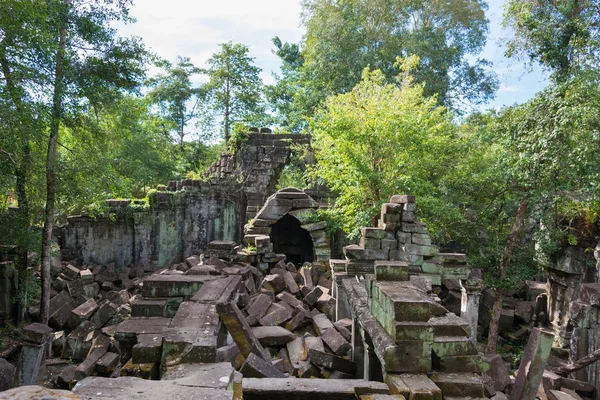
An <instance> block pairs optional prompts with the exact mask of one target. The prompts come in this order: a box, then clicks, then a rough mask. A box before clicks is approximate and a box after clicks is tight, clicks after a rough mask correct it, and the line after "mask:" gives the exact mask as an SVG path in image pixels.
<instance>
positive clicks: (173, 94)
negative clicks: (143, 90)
mask: <svg viewBox="0 0 600 400" xmlns="http://www.w3.org/2000/svg"><path fill="white" fill-rule="evenodd" d="M159 65H161V66H162V67H164V69H165V70H166V74H161V75H158V76H156V77H154V78H151V79H150V80H149V81H148V82H147V85H148V86H149V87H151V88H152V90H150V92H148V95H147V97H148V99H149V101H150V102H152V103H153V104H158V106H159V109H160V113H161V115H162V116H163V117H164V118H165V119H166V120H167V121H169V122H170V123H171V124H172V126H173V127H174V130H175V131H176V132H177V136H178V138H179V147H180V151H183V139H184V137H185V136H186V135H187V133H186V131H185V128H186V126H187V124H188V122H190V121H191V120H192V119H193V118H194V117H195V116H196V109H197V107H198V104H199V101H200V97H199V95H200V88H196V87H193V86H192V82H191V77H192V76H193V75H196V74H199V73H200V72H201V70H200V69H199V68H196V67H195V66H194V65H193V64H192V63H191V62H190V59H189V58H184V57H178V58H177V64H176V65H175V66H174V67H173V66H172V65H171V64H170V63H169V62H166V61H163V62H161V63H159ZM190 104H193V105H192V107H191V108H190V107H189V105H190Z"/></svg>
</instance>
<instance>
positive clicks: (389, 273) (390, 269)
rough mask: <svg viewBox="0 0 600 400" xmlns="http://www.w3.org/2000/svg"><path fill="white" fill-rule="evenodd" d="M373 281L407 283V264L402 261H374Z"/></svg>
mask: <svg viewBox="0 0 600 400" xmlns="http://www.w3.org/2000/svg"><path fill="white" fill-rule="evenodd" d="M374 267H375V280H377V281H407V280H408V264H407V263H406V262H404V261H393V260H386V261H381V260H378V261H375V263H374Z"/></svg>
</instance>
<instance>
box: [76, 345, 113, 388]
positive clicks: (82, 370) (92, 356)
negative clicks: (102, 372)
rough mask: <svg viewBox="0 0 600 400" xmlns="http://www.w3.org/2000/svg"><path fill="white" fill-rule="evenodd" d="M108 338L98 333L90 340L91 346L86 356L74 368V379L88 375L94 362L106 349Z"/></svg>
mask: <svg viewBox="0 0 600 400" xmlns="http://www.w3.org/2000/svg"><path fill="white" fill-rule="evenodd" d="M109 345H110V338H109V337H108V336H104V335H98V336H97V337H96V338H95V339H94V341H93V342H92V347H91V349H90V352H89V354H88V356H87V357H86V358H85V360H83V362H82V363H81V364H79V365H78V366H77V368H76V369H75V379H77V380H78V381H79V380H82V379H83V378H85V377H87V376H90V375H91V374H92V373H93V372H94V369H95V368H96V363H97V362H98V360H100V358H101V357H102V356H103V355H104V354H106V352H107V351H108V346H109Z"/></svg>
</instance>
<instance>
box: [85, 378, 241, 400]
mask: <svg viewBox="0 0 600 400" xmlns="http://www.w3.org/2000/svg"><path fill="white" fill-rule="evenodd" d="M73 392H74V393H75V394H76V395H79V396H81V398H85V399H89V400H105V399H130V400H163V399H211V400H231V399H232V393H231V392H228V391H227V390H225V389H222V388H213V387H206V386H202V382H201V381H200V382H198V384H197V385H196V384H190V382H188V381H183V382H181V383H180V382H179V380H177V379H176V380H169V381H149V380H146V379H141V378H136V377H131V376H121V377H120V378H102V377H89V378H86V379H84V380H83V381H81V382H79V383H78V384H77V385H75V387H74V388H73Z"/></svg>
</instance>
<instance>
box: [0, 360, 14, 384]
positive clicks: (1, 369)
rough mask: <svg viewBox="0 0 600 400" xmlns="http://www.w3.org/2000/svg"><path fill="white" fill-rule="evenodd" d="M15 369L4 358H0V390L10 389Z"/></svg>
mask: <svg viewBox="0 0 600 400" xmlns="http://www.w3.org/2000/svg"><path fill="white" fill-rule="evenodd" d="M16 372H17V369H16V368H15V367H14V366H13V365H12V364H11V363H9V362H8V361H6V360H5V359H4V358H0V392H2V391H4V390H8V389H11V388H12V387H13V386H14V384H15V375H16Z"/></svg>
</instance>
